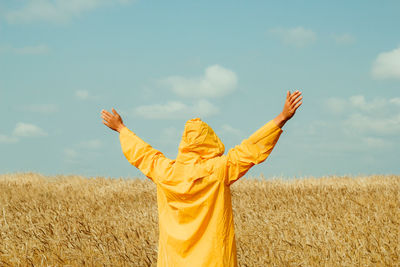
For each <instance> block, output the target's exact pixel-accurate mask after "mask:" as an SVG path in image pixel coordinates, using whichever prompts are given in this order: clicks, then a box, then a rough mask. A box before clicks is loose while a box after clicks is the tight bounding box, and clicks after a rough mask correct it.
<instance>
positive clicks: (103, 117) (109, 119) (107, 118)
mask: <svg viewBox="0 0 400 267" xmlns="http://www.w3.org/2000/svg"><path fill="white" fill-rule="evenodd" d="M101 118H102V119H103V120H105V121H107V122H110V121H111V119H112V118H110V117H107V116H102V117H101Z"/></svg>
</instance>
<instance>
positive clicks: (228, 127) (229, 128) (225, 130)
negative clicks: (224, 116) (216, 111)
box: [221, 124, 242, 136]
mask: <svg viewBox="0 0 400 267" xmlns="http://www.w3.org/2000/svg"><path fill="white" fill-rule="evenodd" d="M221 132H223V133H227V134H231V135H237V136H240V135H241V134H242V132H241V131H240V130H239V129H236V128H234V127H232V126H231V125H229V124H223V125H222V126H221Z"/></svg>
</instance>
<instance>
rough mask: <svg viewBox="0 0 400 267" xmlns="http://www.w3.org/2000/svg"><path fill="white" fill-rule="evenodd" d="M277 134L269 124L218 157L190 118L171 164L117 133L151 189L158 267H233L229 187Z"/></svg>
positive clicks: (203, 129) (202, 126)
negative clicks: (154, 201) (153, 187)
mask: <svg viewBox="0 0 400 267" xmlns="http://www.w3.org/2000/svg"><path fill="white" fill-rule="evenodd" d="M281 133H282V129H281V128H279V127H278V126H277V125H276V124H275V122H274V121H273V120H271V121H269V122H268V123H266V124H265V125H264V126H262V127H261V128H260V129H259V130H257V131H256V132H255V133H254V134H252V135H251V136H250V137H249V138H248V139H245V140H244V141H243V142H242V143H241V144H240V145H238V146H236V147H235V148H232V149H230V150H229V152H228V153H227V154H226V155H224V150H225V147H224V145H223V143H222V142H221V140H220V139H219V138H218V136H217V135H216V134H215V133H214V131H213V130H212V129H211V127H209V126H208V125H207V124H206V123H205V122H203V121H201V120H200V119H198V118H196V119H192V120H189V121H187V122H186V125H185V130H184V132H183V135H182V139H181V142H180V145H179V149H178V155H177V158H176V159H175V160H172V159H168V158H166V157H165V156H164V155H163V154H162V153H161V152H160V151H158V150H156V149H154V148H152V147H151V146H150V145H149V144H147V143H146V142H144V141H143V140H142V139H140V138H139V137H138V136H137V135H136V134H135V133H133V132H132V131H130V130H129V129H128V128H126V127H125V128H123V129H122V130H121V131H120V136H119V137H120V142H121V148H122V151H123V153H124V155H125V157H126V158H127V160H128V161H129V162H130V163H131V164H132V165H134V166H136V167H137V168H138V169H139V170H141V171H142V172H143V173H144V174H145V175H146V176H147V177H148V178H149V179H151V180H152V181H153V182H154V183H155V184H156V185H157V204H158V216H159V217H158V218H159V231H160V232H159V243H158V261H157V266H158V267H160V266H162V267H164V266H165V267H166V266H168V267H180V266H182V267H196V266H204V267H212V266H218V267H228V266H237V257H236V243H235V233H234V223H233V214H232V204H231V192H230V185H231V184H232V183H234V182H235V181H236V180H237V179H239V178H240V177H242V176H243V175H244V174H245V173H246V172H247V171H248V170H249V169H250V168H251V167H252V166H253V165H254V164H257V163H261V162H263V161H264V160H265V159H266V158H267V157H268V155H269V154H270V153H271V151H272V149H273V148H274V146H275V144H276V142H277V141H278V139H279V136H280V134H281Z"/></svg>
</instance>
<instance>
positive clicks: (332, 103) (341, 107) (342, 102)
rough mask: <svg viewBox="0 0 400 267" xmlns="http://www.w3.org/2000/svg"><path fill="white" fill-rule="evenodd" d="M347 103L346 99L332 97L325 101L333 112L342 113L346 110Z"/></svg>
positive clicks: (326, 105) (326, 106)
mask: <svg viewBox="0 0 400 267" xmlns="http://www.w3.org/2000/svg"><path fill="white" fill-rule="evenodd" d="M347 105H348V103H347V100H346V99H342V98H337V97H330V98H328V99H327V100H326V101H325V105H324V106H325V108H326V109H328V110H329V111H330V112H332V113H342V112H343V111H345V110H346V106H347Z"/></svg>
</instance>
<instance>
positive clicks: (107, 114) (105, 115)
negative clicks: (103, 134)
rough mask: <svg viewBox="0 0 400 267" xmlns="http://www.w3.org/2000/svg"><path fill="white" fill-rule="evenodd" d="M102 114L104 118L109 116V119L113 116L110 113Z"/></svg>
mask: <svg viewBox="0 0 400 267" xmlns="http://www.w3.org/2000/svg"><path fill="white" fill-rule="evenodd" d="M102 116H103V117H104V118H109V119H111V118H112V117H113V115H111V114H110V113H103V114H102Z"/></svg>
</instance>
